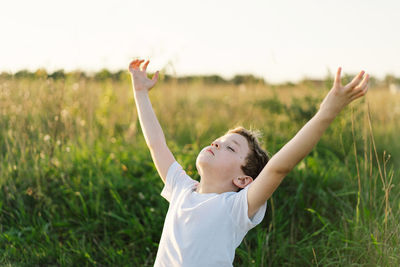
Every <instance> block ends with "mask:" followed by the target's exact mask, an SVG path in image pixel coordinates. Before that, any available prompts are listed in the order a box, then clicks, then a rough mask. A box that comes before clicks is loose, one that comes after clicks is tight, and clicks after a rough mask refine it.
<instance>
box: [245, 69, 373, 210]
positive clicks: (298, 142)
mask: <svg viewBox="0 0 400 267" xmlns="http://www.w3.org/2000/svg"><path fill="white" fill-rule="evenodd" d="M340 72H341V68H339V69H338V71H337V73H336V78H335V83H334V85H333V88H332V89H331V90H330V91H329V93H328V94H327V96H326V97H325V98H324V100H323V102H322V103H321V106H320V109H319V110H318V112H317V113H316V114H315V115H314V117H313V118H312V119H311V120H310V121H308V122H307V123H306V124H305V125H304V126H303V128H301V130H300V131H299V132H298V133H297V134H296V135H295V136H294V137H293V138H292V139H291V140H290V141H289V142H288V143H287V144H286V145H285V146H283V147H282V149H281V150H279V151H278V153H276V154H275V155H274V156H273V157H272V158H271V159H270V160H269V162H268V163H267V165H266V166H265V167H264V169H263V170H262V171H261V173H260V174H259V175H258V177H257V179H255V181H254V182H253V184H252V186H251V187H250V188H249V191H248V199H247V200H248V205H249V209H248V215H249V217H252V216H253V215H254V214H255V213H256V211H257V210H258V209H259V207H260V206H261V205H262V204H263V203H265V201H266V200H267V199H268V198H270V197H271V195H272V194H273V192H274V191H275V190H276V188H277V187H278V186H279V184H280V183H281V182H282V180H283V178H284V177H285V176H286V175H287V174H288V173H289V172H290V171H291V170H292V169H293V168H294V167H295V166H296V165H297V163H299V162H300V161H301V160H302V159H303V158H304V157H305V156H307V155H308V153H310V151H311V150H312V149H313V147H314V146H315V145H316V144H317V143H318V141H319V140H320V138H321V136H322V134H323V133H324V132H325V130H326V129H327V128H328V126H329V125H330V124H331V123H332V121H333V120H334V119H335V118H336V116H337V115H338V114H339V113H340V111H341V110H342V109H343V108H344V107H345V106H346V105H348V104H349V103H350V102H352V101H353V100H355V99H357V98H359V97H361V96H363V95H365V93H366V92H367V89H368V87H367V85H368V79H369V76H368V74H367V75H365V76H364V79H362V77H363V75H364V72H363V71H361V72H360V74H359V75H357V76H356V77H355V78H354V79H353V81H351V82H350V83H349V84H347V85H346V86H342V85H341V82H340ZM361 80H362V81H361Z"/></svg>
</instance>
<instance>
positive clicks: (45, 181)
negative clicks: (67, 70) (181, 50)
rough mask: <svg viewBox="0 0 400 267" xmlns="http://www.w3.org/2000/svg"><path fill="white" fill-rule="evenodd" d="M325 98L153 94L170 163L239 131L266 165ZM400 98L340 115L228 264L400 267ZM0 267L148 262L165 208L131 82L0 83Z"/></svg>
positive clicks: (377, 91) (167, 90) (282, 91)
mask: <svg viewBox="0 0 400 267" xmlns="http://www.w3.org/2000/svg"><path fill="white" fill-rule="evenodd" d="M326 93H327V88H314V87H312V86H311V85H310V86H305V85H301V86H300V85H299V86H288V87H283V86H268V85H257V84H253V85H247V86H246V85H240V86H233V85H205V84H202V83H201V82H197V83H195V82H192V83H188V84H184V83H176V82H174V80H171V81H169V82H168V83H167V82H163V81H160V82H159V84H158V85H157V86H156V87H155V88H153V89H152V90H151V91H150V98H151V100H152V104H153V107H154V110H155V113H156V114H157V116H158V119H159V121H160V124H161V126H162V127H163V130H164V133H165V136H166V139H167V143H168V145H169V147H170V149H171V151H172V152H173V153H174V155H175V158H176V159H177V161H178V162H179V163H180V164H181V165H182V166H183V167H184V168H185V170H186V171H187V173H188V174H189V175H191V176H192V177H193V178H194V179H199V176H198V174H197V172H196V168H195V160H196V157H197V154H198V153H199V152H200V150H201V149H202V148H203V147H204V146H207V145H209V143H210V142H211V141H212V140H214V139H215V138H217V137H219V136H221V135H223V134H224V133H225V132H226V131H227V130H228V129H230V128H233V127H234V126H237V125H242V126H244V127H246V128H253V129H260V130H261V131H262V132H263V134H264V136H263V140H262V141H263V146H264V148H266V149H267V150H268V151H269V152H270V153H271V154H272V155H273V154H274V153H276V152H277V151H278V150H279V149H280V148H281V147H282V146H283V145H284V144H285V143H287V142H288V141H289V140H290V139H291V138H292V137H293V136H294V135H295V134H296V132H297V131H298V130H300V128H301V127H302V126H303V125H304V124H305V123H306V122H307V120H309V119H310V118H311V117H312V116H313V115H314V113H315V112H316V111H317V109H318V105H319V103H320V102H321V100H322V98H323V96H324V95H325V94H326ZM399 132H400V94H397V95H392V94H390V93H389V92H388V90H387V88H377V87H373V88H371V89H370V90H369V92H368V94H367V96H366V97H365V98H364V99H362V100H357V101H356V102H355V103H353V104H351V106H349V107H347V108H346V109H345V110H344V111H343V112H342V113H341V114H340V115H339V116H338V117H337V118H336V119H335V121H334V122H333V124H332V125H331V126H330V127H329V128H328V130H327V131H326V132H325V134H324V136H323V137H322V139H321V140H320V142H319V143H318V145H317V146H316V147H315V149H314V150H313V151H312V152H311V153H310V154H309V155H308V156H307V157H306V158H305V159H304V160H303V161H302V162H301V163H300V164H299V165H297V167H296V168H295V169H294V170H293V171H292V172H291V173H290V174H289V175H288V176H287V177H286V178H285V180H284V181H283V183H282V184H281V186H280V187H279V188H278V190H277V191H276V192H275V193H274V195H273V197H272V198H271V199H270V200H269V201H268V209H267V213H266V216H265V218H264V220H263V222H262V223H261V224H260V225H258V226H257V227H256V228H254V229H252V230H251V231H250V232H249V233H248V235H247V236H246V238H245V239H244V241H243V242H242V244H241V245H240V247H239V248H238V249H237V251H236V258H235V262H234V266H352V265H354V266H399V265H400V256H399V255H400V227H399V221H400V142H399V137H398V133H399ZM0 151H1V153H0V188H1V190H0V227H1V229H0V265H2V266H152V265H153V263H154V259H155V255H156V252H157V246H158V242H159V240H160V236H161V231H162V227H163V222H164V218H165V215H166V212H167V209H168V202H167V201H166V200H165V199H164V198H162V197H161V196H160V192H161V189H162V187H163V184H162V181H161V179H160V178H159V176H158V174H157V171H156V169H155V167H154V165H153V163H152V160H151V157H150V152H149V150H148V148H147V147H146V144H145V141H144V137H143V135H142V132H141V129H140V125H139V122H138V118H137V113H136V109H135V103H134V99H133V94H132V88H131V84H130V80H129V79H125V80H122V81H119V82H115V81H112V80H105V81H103V82H98V81H94V80H90V79H72V78H71V79H69V78H68V79H66V80H52V79H45V78H42V79H33V80H32V79H3V80H0Z"/></svg>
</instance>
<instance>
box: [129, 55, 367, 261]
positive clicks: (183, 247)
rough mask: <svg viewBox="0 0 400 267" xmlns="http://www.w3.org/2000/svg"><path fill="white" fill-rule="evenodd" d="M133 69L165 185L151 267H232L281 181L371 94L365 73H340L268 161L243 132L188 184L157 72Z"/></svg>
mask: <svg viewBox="0 0 400 267" xmlns="http://www.w3.org/2000/svg"><path fill="white" fill-rule="evenodd" d="M143 61H144V60H138V59H136V60H133V61H132V62H131V63H130V65H129V71H130V73H131V77H132V84H133V93H134V97H135V101H136V107H137V110H138V115H139V120H140V124H141V127H142V131H143V134H144V137H145V139H146V143H147V145H148V147H149V149H150V152H151V156H152V159H153V161H154V163H155V166H156V168H157V171H158V173H159V174H160V177H161V179H162V181H163V182H164V183H165V185H164V188H163V190H162V192H161V195H162V196H163V197H164V198H165V199H166V200H168V201H169V203H170V204H169V209H168V213H167V216H166V218H165V222H164V228H163V232H162V235H161V240H160V244H159V248H158V252H157V256H156V260H155V265H154V266H165V267H170V266H202V267H204V266H207V267H210V266H219V267H221V266H232V263H233V260H234V256H235V249H236V248H237V247H238V246H239V245H240V243H241V242H242V240H243V238H244V236H245V235H246V233H247V232H248V231H249V230H250V229H252V228H253V227H255V226H256V225H257V224H259V223H260V222H261V221H262V219H263V217H264V214H265V210H266V206H267V200H268V199H269V198H270V197H271V195H272V193H273V192H274V191H275V190H276V188H277V187H278V186H279V184H280V183H281V181H282V180H283V178H284V177H285V176H286V175H287V174H288V173H289V172H290V171H291V170H292V169H293V168H294V167H295V166H296V164H297V163H299V162H300V161H301V160H302V159H303V158H304V157H305V156H306V155H307V154H308V153H309V152H310V151H311V149H312V148H313V147H314V146H315V145H316V144H317V142H318V141H319V139H320V138H321V136H322V134H323V133H324V131H325V130H326V128H327V127H328V126H329V125H330V124H331V122H332V121H333V120H334V119H335V117H336V116H337V115H338V114H339V112H340V111H341V110H342V109H343V108H344V107H345V106H346V105H348V104H349V103H350V102H352V101H353V100H355V99H357V98H359V97H361V96H363V95H365V94H366V92H367V90H368V80H369V75H368V74H366V75H365V76H364V71H361V72H360V73H359V74H358V75H357V76H356V77H355V78H354V79H353V80H352V81H351V82H350V83H348V84H347V85H345V86H343V85H342V84H341V80H340V74H341V68H338V70H337V73H336V77H335V81H334V84H333V87H332V89H331V90H330V91H329V93H328V94H327V95H326V97H325V98H324V100H323V101H322V103H321V105H320V108H319V110H318V112H317V113H316V114H315V115H314V117H313V118H312V119H311V120H310V121H308V122H307V123H306V124H305V125H304V126H303V128H302V129H301V130H300V131H299V132H298V133H297V134H296V135H295V136H294V137H293V138H292V139H291V140H290V141H289V142H288V143H287V144H286V145H285V146H284V147H283V148H282V149H281V150H279V152H277V153H276V154H275V155H274V156H273V157H272V158H271V159H269V158H268V156H267V154H266V152H265V151H264V150H263V149H262V148H261V147H260V145H259V143H258V140H257V135H256V133H254V132H251V131H248V130H246V129H244V128H242V127H238V128H236V129H233V130H230V131H228V132H227V133H226V134H225V135H223V136H221V137H220V138H218V139H217V140H215V141H214V142H213V143H211V145H210V146H207V147H205V148H203V149H202V150H201V151H200V153H199V155H198V157H197V160H196V168H197V170H198V172H199V174H200V182H197V181H195V180H193V179H191V178H190V177H189V176H188V175H187V174H186V172H185V171H184V170H183V169H182V166H181V165H180V164H179V163H178V162H176V160H175V158H174V156H173V155H172V153H171V151H170V150H169V149H168V147H167V145H166V141H165V137H164V133H163V131H162V129H161V126H160V124H159V122H158V120H157V118H156V116H155V114H154V111H153V109H152V106H151V103H150V100H149V96H148V91H149V90H150V89H151V88H153V87H154V85H155V84H156V83H157V80H158V75H159V72H158V71H157V72H156V73H155V75H154V76H153V78H152V79H149V78H147V74H146V68H147V65H148V64H149V61H147V62H146V63H145V64H144V65H143V68H142V69H140V65H141V64H142V63H143Z"/></svg>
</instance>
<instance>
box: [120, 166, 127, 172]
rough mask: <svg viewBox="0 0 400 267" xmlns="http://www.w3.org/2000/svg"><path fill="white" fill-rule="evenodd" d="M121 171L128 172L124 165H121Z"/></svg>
mask: <svg viewBox="0 0 400 267" xmlns="http://www.w3.org/2000/svg"><path fill="white" fill-rule="evenodd" d="M121 167H122V170H123V171H124V172H126V171H127V170H128V168H127V167H126V166H125V165H124V164H122V166H121Z"/></svg>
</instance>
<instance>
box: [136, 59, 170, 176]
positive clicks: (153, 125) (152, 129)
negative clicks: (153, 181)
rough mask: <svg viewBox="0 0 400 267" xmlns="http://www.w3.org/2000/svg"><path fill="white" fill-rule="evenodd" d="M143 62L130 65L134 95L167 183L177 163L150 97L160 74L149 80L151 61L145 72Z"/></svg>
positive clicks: (145, 66)
mask: <svg viewBox="0 0 400 267" xmlns="http://www.w3.org/2000/svg"><path fill="white" fill-rule="evenodd" d="M143 61H144V60H138V59H136V60H133V61H132V62H131V63H130V64H129V72H130V73H131V78H132V86H133V95H134V98H135V102H136V108H137V112H138V116H139V121H140V126H141V127H142V131H143V135H144V138H145V140H146V144H147V146H148V147H149V149H150V153H151V157H152V159H153V161H154V164H155V166H156V168H157V171H158V173H159V175H160V177H161V179H162V180H163V182H164V183H165V180H166V177H167V172H168V168H169V167H170V166H171V164H172V163H173V162H174V161H175V158H174V156H173V155H172V153H171V151H170V150H169V148H168V146H167V143H166V140H165V136H164V133H163V131H162V128H161V126H160V123H159V122H158V120H157V117H156V115H155V113H154V110H153V107H152V105H151V102H150V99H149V95H148V92H149V90H150V89H151V88H153V87H154V86H155V84H156V83H157V80H158V74H159V72H158V71H157V72H156V73H155V74H154V76H153V78H152V79H149V78H147V74H146V69H147V65H148V64H149V62H150V61H149V60H148V61H147V62H146V63H145V64H144V65H143V70H140V64H142V62H143Z"/></svg>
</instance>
